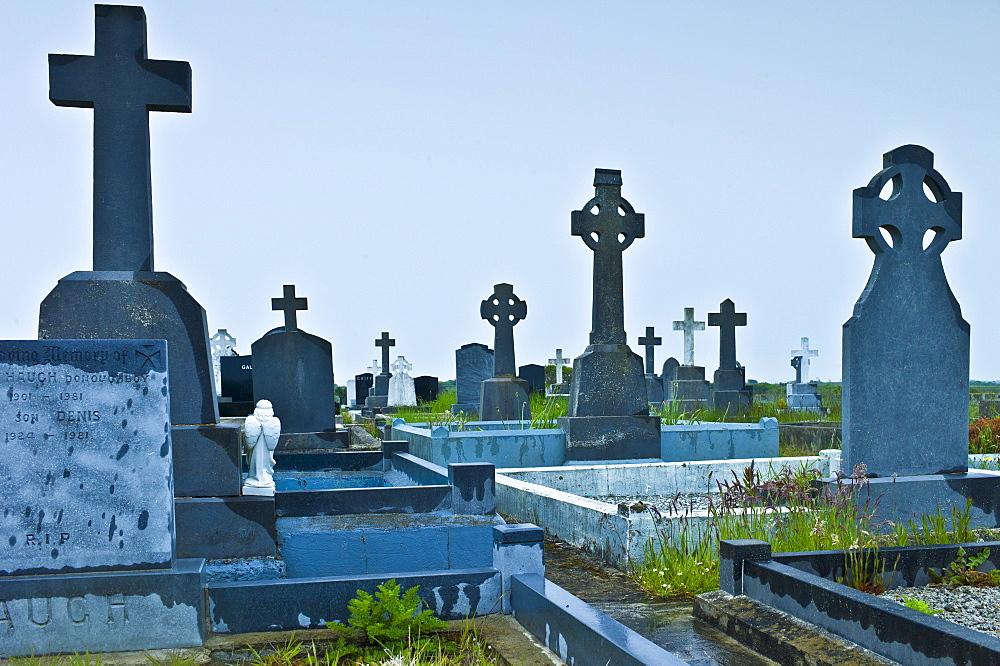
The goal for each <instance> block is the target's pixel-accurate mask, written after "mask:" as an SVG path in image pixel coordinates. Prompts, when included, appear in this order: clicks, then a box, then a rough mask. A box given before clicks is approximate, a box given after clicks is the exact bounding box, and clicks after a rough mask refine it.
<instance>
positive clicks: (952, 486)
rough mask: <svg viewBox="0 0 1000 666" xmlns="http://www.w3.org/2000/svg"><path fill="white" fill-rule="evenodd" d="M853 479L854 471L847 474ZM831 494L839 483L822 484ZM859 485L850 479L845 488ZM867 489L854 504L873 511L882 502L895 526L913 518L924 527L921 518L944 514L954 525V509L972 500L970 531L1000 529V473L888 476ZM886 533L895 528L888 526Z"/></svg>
mask: <svg viewBox="0 0 1000 666" xmlns="http://www.w3.org/2000/svg"><path fill="white" fill-rule="evenodd" d="M843 471H844V473H845V474H848V475H850V474H851V470H849V469H845V470H843ZM820 483H822V484H823V485H824V486H825V487H826V488H827V489H828V490H829V491H830V492H831V493H836V492H837V482H836V480H835V479H824V480H823V481H821V482H820ZM858 483H859V482H858V481H856V480H854V479H852V478H850V477H847V478H844V479H841V484H843V485H844V486H846V487H848V488H850V487H852V486H855V485H857V484H858ZM867 484H868V487H867V488H864V487H862V488H859V489H858V490H857V491H856V492H855V493H853V495H852V496H851V500H852V501H853V502H854V503H855V504H858V505H860V506H864V504H865V502H869V508H870V507H871V506H872V505H874V503H875V501H876V500H878V514H879V516H880V518H881V519H882V520H888V521H892V522H893V523H899V522H900V521H902V522H904V523H905V522H907V521H908V520H910V519H911V518H912V519H913V522H914V523H916V524H918V525H919V524H920V522H921V521H920V516H921V515H925V514H927V515H936V514H937V513H938V510H939V509H940V512H941V514H942V515H943V516H944V517H945V519H946V520H947V521H948V527H947V529H949V530H953V529H954V528H955V526H954V525H952V524H951V516H952V507H955V508H957V509H958V510H960V511H964V510H965V504H966V500H967V499H972V508H971V510H970V512H969V516H970V520H971V522H970V525H969V526H970V527H972V528H984V527H988V528H995V527H1000V472H993V471H988V470H972V471H969V472H966V473H962V474H927V475H920V476H897V477H895V478H894V477H891V476H885V477H876V478H869V479H867ZM884 529H885V530H886V531H889V530H891V529H892V528H891V527H889V526H886V527H885V528H884Z"/></svg>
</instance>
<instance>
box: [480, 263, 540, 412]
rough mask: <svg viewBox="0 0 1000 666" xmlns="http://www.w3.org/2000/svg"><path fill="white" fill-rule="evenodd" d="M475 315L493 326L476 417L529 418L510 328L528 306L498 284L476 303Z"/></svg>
mask: <svg viewBox="0 0 1000 666" xmlns="http://www.w3.org/2000/svg"><path fill="white" fill-rule="evenodd" d="M479 314H480V316H481V317H482V318H483V319H485V320H486V321H488V322H489V323H490V325H491V326H493V376H492V377H490V378H489V379H486V380H484V381H483V383H482V384H480V385H479V387H480V388H479V393H480V397H479V418H480V419H482V420H483V421H511V420H517V419H530V418H531V402H530V400H529V398H528V383H527V382H526V381H524V380H523V379H519V378H518V377H517V376H516V375H515V374H514V373H515V372H516V369H517V364H516V362H515V361H514V326H516V325H517V324H518V322H520V321H521V320H522V319H524V318H525V317H526V316H527V315H528V304H527V303H525V302H524V301H522V300H521V299H520V298H518V297H517V296H516V295H514V287H513V286H512V285H510V284H507V283H506V282H502V283H500V284H496V285H493V293H492V294H490V296H489V298H487V299H486V300H484V301H483V302H482V303H481V304H480V306H479ZM543 373H544V370H543ZM543 382H544V379H543Z"/></svg>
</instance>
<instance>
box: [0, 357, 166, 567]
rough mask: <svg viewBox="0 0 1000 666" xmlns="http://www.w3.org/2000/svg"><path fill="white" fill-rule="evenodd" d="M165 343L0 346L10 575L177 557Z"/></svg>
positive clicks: (3, 559) (4, 531) (1, 468)
mask: <svg viewBox="0 0 1000 666" xmlns="http://www.w3.org/2000/svg"><path fill="white" fill-rule="evenodd" d="M166 369H167V349H166V345H165V344H164V343H163V341H161V340H136V341H111V340H45V341H10V340H5V341H3V342H0V382H2V384H0V385H2V386H3V388H5V389H6V391H5V399H4V400H0V423H2V424H3V430H4V432H3V434H2V435H0V438H2V441H3V444H4V449H5V452H4V455H3V456H2V457H0V497H2V498H3V499H2V502H3V503H4V505H5V506H4V511H3V512H2V514H0V525H2V528H0V576H10V575H21V574H36V573H60V572H63V573H65V572H68V571H101V570H108V569H154V568H166V567H169V566H170V563H171V560H172V558H173V553H174V546H173V512H174V509H173V482H172V476H173V470H172V457H171V450H170V427H169V426H170V412H169V405H170V401H169V389H168V386H167V371H166Z"/></svg>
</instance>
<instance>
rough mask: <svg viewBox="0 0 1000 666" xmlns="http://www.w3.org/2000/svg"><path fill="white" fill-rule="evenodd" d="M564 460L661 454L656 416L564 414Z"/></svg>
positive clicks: (641, 457) (561, 426)
mask: <svg viewBox="0 0 1000 666" xmlns="http://www.w3.org/2000/svg"><path fill="white" fill-rule="evenodd" d="M556 423H557V424H558V426H559V427H560V428H562V430H563V431H564V432H565V433H566V460H633V459H645V458H655V459H657V460H659V458H660V417H659V416H577V417H573V416H564V417H562V418H560V419H557V421H556Z"/></svg>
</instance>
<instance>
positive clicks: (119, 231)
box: [49, 5, 191, 271]
mask: <svg viewBox="0 0 1000 666" xmlns="http://www.w3.org/2000/svg"><path fill="white" fill-rule="evenodd" d="M94 9H95V24H94V55H92V56H82V55H57V54H49V99H50V100H51V101H52V103H53V104H55V105H56V106H75V107H82V108H87V109H93V110H94V204H93V205H94V270H95V271H152V270H153V195H152V184H151V182H152V181H151V177H150V168H149V112H150V111H174V112H181V113H190V112H191V65H189V64H188V63H186V62H179V61H173V60H150V59H149V58H148V57H147V54H146V13H145V12H144V11H143V9H142V7H122V6H116V5H97V6H96V7H95V8H94Z"/></svg>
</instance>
